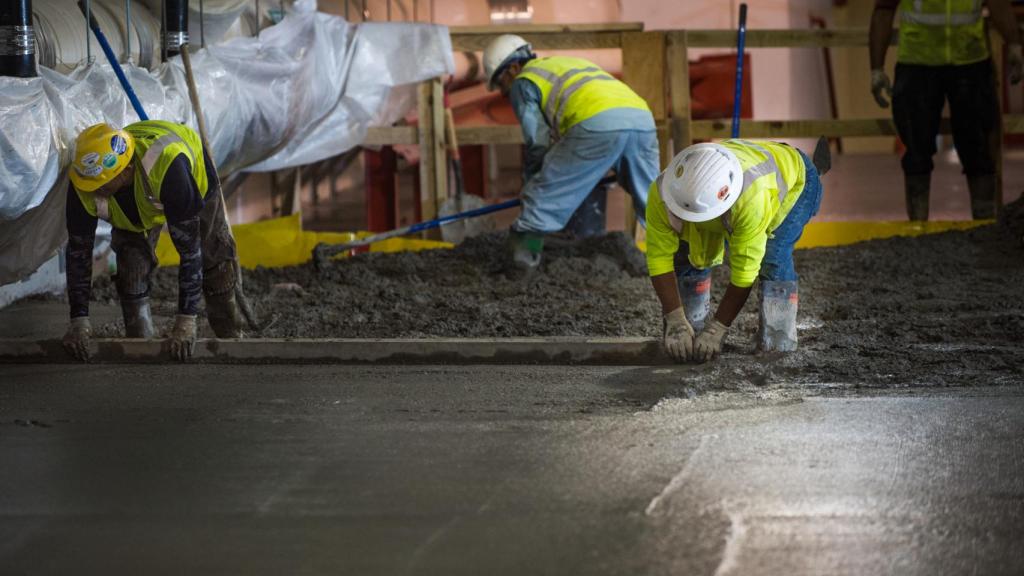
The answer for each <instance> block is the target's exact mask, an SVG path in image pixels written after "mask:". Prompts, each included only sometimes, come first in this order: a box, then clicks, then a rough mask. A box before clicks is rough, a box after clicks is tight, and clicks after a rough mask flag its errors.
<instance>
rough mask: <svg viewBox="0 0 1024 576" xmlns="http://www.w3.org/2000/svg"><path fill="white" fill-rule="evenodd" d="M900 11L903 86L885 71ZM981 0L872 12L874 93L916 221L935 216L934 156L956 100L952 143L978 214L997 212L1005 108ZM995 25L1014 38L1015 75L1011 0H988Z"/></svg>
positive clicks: (884, 4) (932, 0)
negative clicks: (931, 206)
mask: <svg viewBox="0 0 1024 576" xmlns="http://www.w3.org/2000/svg"><path fill="white" fill-rule="evenodd" d="M897 8H898V9H899V12H900V28H899V30H900V32H899V34H900V36H899V58H898V60H897V63H896V84H895V86H893V85H891V84H890V82H889V77H888V75H886V73H885V70H884V65H885V52H886V50H887V49H888V47H889V41H890V37H891V34H892V23H893V16H894V15H895V14H896V10H897ZM981 9H982V2H981V0H875V10H874V13H873V15H872V17H871V29H870V38H871V41H870V44H871V48H870V49H871V93H872V94H873V95H874V97H875V100H876V101H877V102H878V105H879V106H881V107H882V108H886V107H888V106H889V102H888V101H887V100H886V96H888V97H890V98H892V115H893V120H894V122H895V123H896V129H897V131H898V132H899V135H900V140H902V141H903V144H904V145H905V146H906V152H905V153H904V154H903V178H904V190H905V193H906V200H907V216H908V217H909V218H910V220H927V219H928V195H929V190H930V188H931V174H932V167H933V164H932V156H934V155H935V149H936V148H935V139H936V136H937V135H938V133H939V122H940V121H941V118H942V108H943V104H944V102H945V101H947V100H948V101H949V112H950V118H951V121H952V125H953V143H954V145H955V146H956V151H957V155H958V156H959V157H960V162H961V163H962V164H963V171H964V174H966V175H967V188H968V190H969V191H970V196H971V215H972V217H974V218H975V219H980V218H992V217H994V215H995V197H996V175H995V174H996V164H995V162H996V159H995V158H994V157H993V149H992V146H991V138H992V137H993V136H994V135H995V134H996V133H997V132H998V127H999V124H998V123H999V121H1000V114H1001V113H1000V111H999V100H998V98H997V96H996V86H995V80H994V78H993V73H992V59H991V57H990V54H989V47H988V38H987V36H986V34H985V23H984V21H983V19H982V14H981ZM988 9H989V14H990V16H991V21H992V24H993V25H995V27H996V28H997V29H998V30H999V32H1000V33H1001V34H1002V36H1003V38H1004V39H1005V40H1006V42H1007V43H1008V45H1009V46H1008V55H1009V58H1008V60H1009V76H1010V81H1011V82H1013V83H1014V84H1016V83H1017V82H1020V79H1021V70H1022V67H1024V53H1022V50H1021V39H1020V31H1019V29H1018V28H1017V19H1016V17H1015V16H1014V14H1013V10H1012V9H1011V7H1010V1H1009V0H988Z"/></svg>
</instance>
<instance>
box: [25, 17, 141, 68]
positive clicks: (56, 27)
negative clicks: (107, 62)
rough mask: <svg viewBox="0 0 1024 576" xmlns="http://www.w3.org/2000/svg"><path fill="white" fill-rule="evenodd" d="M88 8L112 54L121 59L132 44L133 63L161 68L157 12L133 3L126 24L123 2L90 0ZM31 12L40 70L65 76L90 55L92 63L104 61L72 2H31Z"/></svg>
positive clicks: (96, 43)
mask: <svg viewBox="0 0 1024 576" xmlns="http://www.w3.org/2000/svg"><path fill="white" fill-rule="evenodd" d="M69 5H70V7H71V8H72V9H69ZM90 8H91V10H92V16H93V18H95V19H96V20H97V21H98V22H99V24H100V28H102V29H103V32H104V34H106V36H107V40H108V41H109V42H110V47H111V48H112V49H113V50H114V53H115V54H117V55H119V56H122V57H123V55H124V53H125V48H126V46H127V45H128V44H131V53H130V57H131V61H132V62H133V63H135V64H137V65H138V66H141V67H143V68H149V69H152V68H155V67H156V66H157V65H159V64H160V20H159V19H158V18H156V17H154V16H153V14H158V12H150V11H149V10H146V9H145V8H144V7H143V6H140V5H138V3H136V2H133V4H132V10H131V19H130V23H126V18H125V4H124V0H92V1H91V3H90ZM32 12H33V18H34V20H35V25H36V26H35V28H36V41H37V47H38V62H39V65H40V66H43V67H45V68H50V69H52V70H55V71H57V72H60V73H62V74H67V73H70V72H71V71H72V70H74V69H75V68H77V67H78V66H79V65H81V64H82V63H84V62H85V61H86V59H87V57H88V55H89V52H90V51H91V53H92V58H93V60H94V61H95V60H96V59H99V60H102V59H103V54H102V52H101V51H100V45H99V43H98V42H96V38H95V37H94V36H93V35H92V34H89V35H88V36H87V35H86V32H87V30H86V26H85V18H84V17H83V16H82V13H81V12H80V11H78V10H77V8H76V7H75V6H74V2H71V1H70V0H33V2H32ZM126 38H128V39H129V40H130V42H127V41H126ZM87 40H88V42H89V46H90V48H89V49H88V50H87V49H86V41H87Z"/></svg>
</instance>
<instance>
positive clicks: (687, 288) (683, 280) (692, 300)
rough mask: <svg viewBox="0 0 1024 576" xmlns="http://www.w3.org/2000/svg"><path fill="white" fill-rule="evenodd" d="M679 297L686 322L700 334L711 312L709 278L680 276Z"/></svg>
mask: <svg viewBox="0 0 1024 576" xmlns="http://www.w3.org/2000/svg"><path fill="white" fill-rule="evenodd" d="M679 297H680V298H681V299H682V301H683V311H685V312H686V321H687V322H689V323H690V326H693V331H694V332H700V331H701V330H702V329H704V320H705V319H707V317H708V312H710V311H711V277H710V276H708V277H706V278H702V277H700V276H680V277H679Z"/></svg>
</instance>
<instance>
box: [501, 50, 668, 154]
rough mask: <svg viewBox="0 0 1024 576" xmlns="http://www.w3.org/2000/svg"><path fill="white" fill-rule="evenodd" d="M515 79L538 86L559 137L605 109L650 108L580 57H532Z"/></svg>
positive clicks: (630, 91) (547, 113)
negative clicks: (527, 81) (522, 79)
mask: <svg viewBox="0 0 1024 576" xmlns="http://www.w3.org/2000/svg"><path fill="white" fill-rule="evenodd" d="M516 78H517V79H518V78H526V79H527V80H529V81H531V82H533V83H534V84H536V85H537V87H538V88H539V89H540V97H541V109H542V110H543V111H544V117H545V118H546V119H547V121H548V126H550V127H551V128H552V130H556V129H557V135H559V136H560V135H563V134H565V133H566V131H568V130H569V128H572V127H573V126H575V125H576V124H579V123H580V122H583V121H584V120H586V119H588V118H592V117H594V116H596V115H598V114H600V113H601V112H604V111H605V110H611V109H613V108H637V109H640V110H647V111H648V112H649V111H650V108H649V107H648V106H647V102H645V101H644V99H643V98H641V97H640V96H638V95H637V94H636V92H633V91H632V90H631V89H630V88H629V86H626V85H625V84H623V83H622V82H620V81H618V80H616V79H615V78H614V77H613V76H612V75H611V74H609V73H607V72H605V71H604V70H602V69H601V68H600V67H599V66H598V65H597V64H594V63H593V62H591V61H589V60H584V59H583V58H569V57H566V56H551V57H548V58H536V59H534V60H530V61H529V62H527V64H526V66H524V67H523V71H522V72H520V74H519V75H518V76H516Z"/></svg>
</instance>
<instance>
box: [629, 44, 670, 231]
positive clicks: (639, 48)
mask: <svg viewBox="0 0 1024 576" xmlns="http://www.w3.org/2000/svg"><path fill="white" fill-rule="evenodd" d="M622 81H623V82H625V83H626V84H628V85H629V87H630V88H632V89H633V91H634V92H636V93H637V94H639V95H640V97H641V98H643V99H644V100H646V101H647V105H648V106H649V107H650V108H651V114H653V115H654V121H655V122H658V123H662V122H664V121H665V118H666V117H667V106H666V100H667V98H666V94H665V33H664V32H660V31H658V32H623V33H622ZM658 148H659V152H660V159H661V168H664V167H665V166H666V165H667V164H668V161H669V160H671V159H672V151H671V149H670V145H669V139H668V138H667V135H665V136H663V135H661V134H659V137H658ZM625 219H626V222H625V226H626V232H627V234H629V235H630V236H634V235H635V234H636V213H635V212H634V210H633V206H632V204H627V205H626V214H625Z"/></svg>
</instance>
